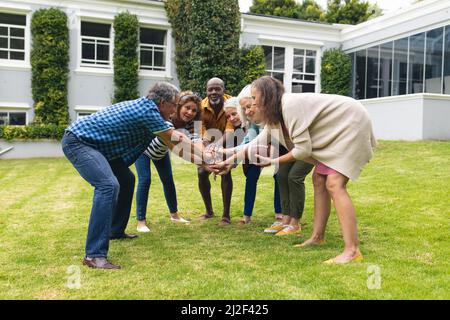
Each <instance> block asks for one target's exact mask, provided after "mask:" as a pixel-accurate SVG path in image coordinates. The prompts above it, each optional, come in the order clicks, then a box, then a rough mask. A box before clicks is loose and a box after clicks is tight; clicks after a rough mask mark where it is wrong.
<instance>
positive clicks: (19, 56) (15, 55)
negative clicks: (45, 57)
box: [9, 51, 25, 60]
mask: <svg viewBox="0 0 450 320" xmlns="http://www.w3.org/2000/svg"><path fill="white" fill-rule="evenodd" d="M9 58H10V59H11V60H25V53H24V52H16V51H11V52H10V53H9Z"/></svg>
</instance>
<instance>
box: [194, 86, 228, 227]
mask: <svg viewBox="0 0 450 320" xmlns="http://www.w3.org/2000/svg"><path fill="white" fill-rule="evenodd" d="M206 95H207V97H206V98H205V99H203V101H202V131H203V132H202V133H203V138H204V139H205V140H207V141H209V142H215V143H217V142H218V141H219V143H221V141H226V139H222V137H221V136H222V135H224V134H225V133H226V132H228V131H229V132H233V131H234V127H233V125H232V124H231V123H230V121H228V119H227V116H226V114H225V111H224V110H223V104H224V102H225V100H227V99H228V98H230V96H229V95H227V94H225V84H224V82H223V80H222V79H219V78H211V79H210V80H209V81H208V82H207V84H206ZM210 173H211V172H208V171H206V170H204V169H203V168H201V167H199V168H198V187H199V189H200V193H201V195H202V198H203V202H204V203H205V208H206V213H205V214H204V215H203V216H202V218H203V219H208V218H211V217H212V216H213V215H214V210H213V208H212V202H211V183H210V181H209V175H210ZM221 187H222V200H223V214H222V220H221V221H220V225H229V224H230V223H231V221H230V204H231V194H232V192H233V180H232V179H231V173H230V172H229V173H228V174H226V175H223V176H221Z"/></svg>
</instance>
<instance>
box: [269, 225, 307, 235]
mask: <svg viewBox="0 0 450 320" xmlns="http://www.w3.org/2000/svg"><path fill="white" fill-rule="evenodd" d="M301 231H302V228H301V227H300V226H299V227H298V229H295V227H293V226H291V225H287V226H285V227H284V228H283V230H281V231H279V232H277V233H276V234H275V235H276V236H289V235H291V234H297V233H300V232H301Z"/></svg>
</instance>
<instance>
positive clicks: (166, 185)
mask: <svg viewBox="0 0 450 320" xmlns="http://www.w3.org/2000/svg"><path fill="white" fill-rule="evenodd" d="M152 161H153V164H154V165H155V167H156V170H157V171H158V175H159V179H160V180H161V183H162V185H163V189H164V197H165V198H166V203H167V207H169V211H170V213H177V212H178V205H177V191H176V189H175V183H174V181H173V175H172V165H171V163H170V154H169V152H167V153H166V155H165V156H164V158H162V159H160V160H152ZM135 165H136V171H137V175H138V186H137V191H136V219H137V220H139V221H142V220H145V219H146V215H147V203H148V193H149V190H150V185H151V182H152V172H151V168H150V159H149V158H148V157H147V156H146V155H144V154H142V155H141V156H140V157H139V158H138V159H137V160H136V163H135Z"/></svg>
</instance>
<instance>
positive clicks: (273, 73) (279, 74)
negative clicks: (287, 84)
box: [272, 72, 284, 83]
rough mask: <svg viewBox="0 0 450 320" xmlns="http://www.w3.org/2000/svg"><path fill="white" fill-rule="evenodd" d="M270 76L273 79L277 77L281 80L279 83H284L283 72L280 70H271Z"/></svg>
mask: <svg viewBox="0 0 450 320" xmlns="http://www.w3.org/2000/svg"><path fill="white" fill-rule="evenodd" d="M272 77H274V78H275V79H278V80H280V81H281V83H284V73H282V72H272Z"/></svg>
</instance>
